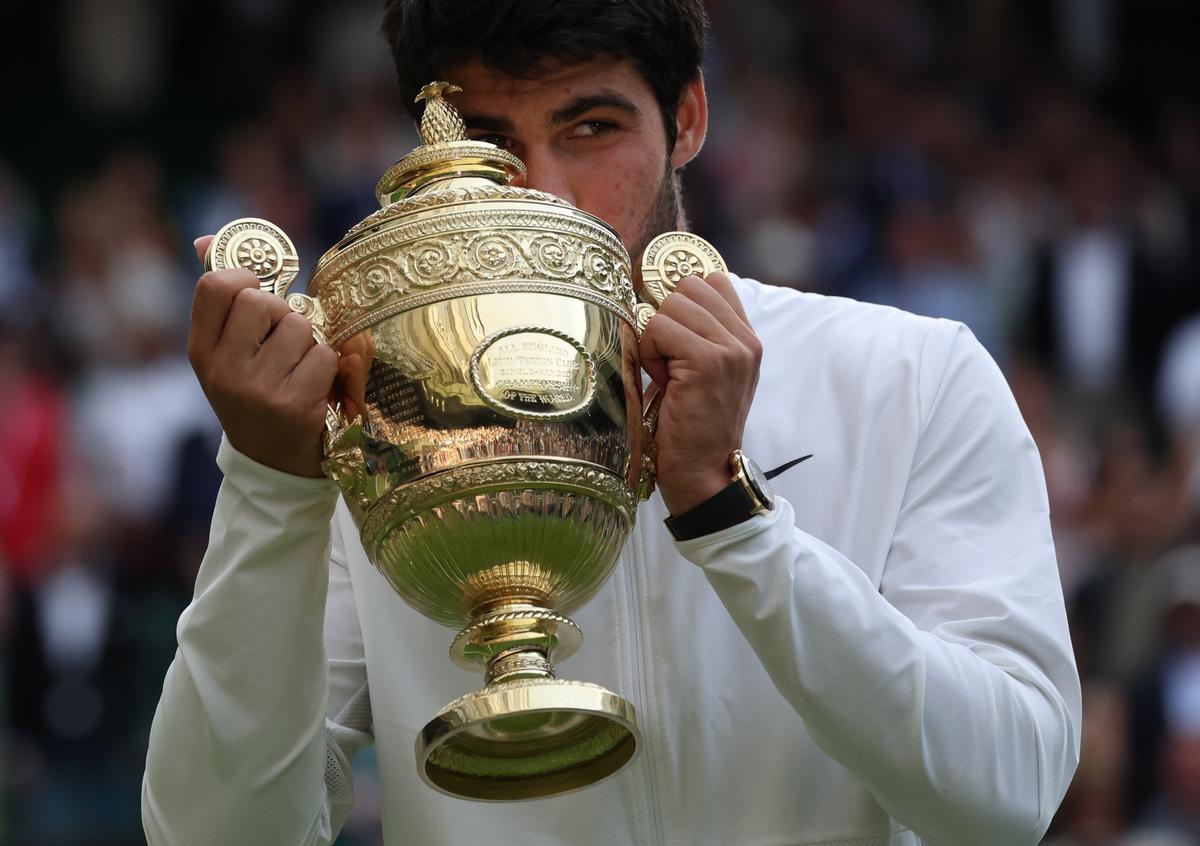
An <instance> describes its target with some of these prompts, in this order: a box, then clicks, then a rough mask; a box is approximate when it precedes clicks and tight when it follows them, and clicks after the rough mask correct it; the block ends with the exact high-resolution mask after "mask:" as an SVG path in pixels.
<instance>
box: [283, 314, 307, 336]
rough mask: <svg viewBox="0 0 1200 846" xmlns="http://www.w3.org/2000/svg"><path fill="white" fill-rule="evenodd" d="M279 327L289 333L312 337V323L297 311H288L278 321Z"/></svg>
mask: <svg viewBox="0 0 1200 846" xmlns="http://www.w3.org/2000/svg"><path fill="white" fill-rule="evenodd" d="M279 326H280V327H281V328H282V327H286V328H287V330H288V331H289V332H295V333H296V334H298V335H299V334H302V335H307V336H308V337H309V338H311V337H312V323H311V322H310V321H309V319H308V318H307V317H305V316H304V315H303V314H301V313H300V312H298V311H289V312H288V313H287V314H285V315H284V316H283V317H282V318H280V320H279Z"/></svg>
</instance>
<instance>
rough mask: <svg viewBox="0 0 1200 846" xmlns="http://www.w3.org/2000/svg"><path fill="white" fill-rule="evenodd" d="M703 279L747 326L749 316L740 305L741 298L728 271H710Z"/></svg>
mask: <svg viewBox="0 0 1200 846" xmlns="http://www.w3.org/2000/svg"><path fill="white" fill-rule="evenodd" d="M704 281H705V282H707V283H708V284H709V286H710V287H711V288H712V289H713V290H715V291H716V292H717V293H718V294H720V295H721V297H722V298H723V299H724V300H725V302H727V303H729V306H730V307H731V308H732V309H733V310H734V312H736V313H737V316H738V317H740V318H741V319H742V321H743V322H744V323H745V324H746V325H747V326H749V325H750V318H749V316H748V315H747V314H746V308H745V306H743V305H742V298H741V297H739V296H738V292H737V288H735V287H733V280H732V279H730V278H729V274H728V273H722V272H720V271H717V272H716V273H710V274H708V276H707V277H705V280H704Z"/></svg>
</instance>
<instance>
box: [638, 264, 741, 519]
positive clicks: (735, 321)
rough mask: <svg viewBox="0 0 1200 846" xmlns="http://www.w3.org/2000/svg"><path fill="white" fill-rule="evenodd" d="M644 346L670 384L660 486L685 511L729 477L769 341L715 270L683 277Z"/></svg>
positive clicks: (655, 374) (656, 373)
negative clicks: (703, 276)
mask: <svg viewBox="0 0 1200 846" xmlns="http://www.w3.org/2000/svg"><path fill="white" fill-rule="evenodd" d="M638 346H639V349H640V352H641V358H642V366H643V367H644V368H646V372H647V373H649V374H650V377H651V378H652V379H653V380H654V381H655V383H656V384H657V385H658V386H659V389H660V390H662V391H663V401H662V409H661V410H660V412H659V416H658V432H657V434H656V436H655V441H656V442H657V444H658V488H659V490H660V491H661V493H662V497H663V502H664V503H665V504H666V506H667V508H668V510H669V511H670V512H671V514H673V515H676V516H678V515H680V514H683V513H684V512H686V511H689V510H691V509H692V508H693V507H695V506H697V505H699V504H700V503H702V502H704V500H706V499H708V498H709V497H711V496H712V495H713V494H715V493H717V492H719V491H720V490H721V489H722V488H724V487H726V486H727V485H728V484H729V482H730V468H729V456H730V454H731V453H732V452H733V451H734V450H735V449H739V448H740V447H741V444H742V429H743V428H744V427H745V425H746V415H747V413H748V412H749V411H750V402H751V400H752V399H754V389H755V387H756V386H757V384H758V367H759V363H760V362H761V360H762V343H761V342H760V341H759V340H758V336H757V335H756V334H755V333H754V330H753V329H752V328H751V327H750V321H749V319H748V318H747V317H746V311H745V309H743V308H742V303H741V300H739V299H738V295H737V292H736V291H735V290H734V287H733V283H732V282H731V281H730V279H729V277H728V276H727V275H726V274H724V273H713V274H710V275H709V276H708V277H707V278H706V279H701V278H700V277H698V276H689V277H687V278H685V279H682V280H680V282H679V284H678V285H677V286H676V288H675V291H674V293H672V294H671V295H670V296H669V297H667V298H666V300H665V301H664V302H663V304H662V306H661V307H660V308H659V309H658V313H657V314H656V315H655V316H654V317H652V318H651V319H650V322H649V324H648V325H647V326H646V330H645V332H644V333H643V334H642V338H641V341H640V342H639V345H638Z"/></svg>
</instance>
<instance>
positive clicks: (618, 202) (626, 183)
mask: <svg viewBox="0 0 1200 846" xmlns="http://www.w3.org/2000/svg"><path fill="white" fill-rule="evenodd" d="M663 167H664V165H663V164H662V163H661V162H658V161H657V160H655V158H654V157H653V156H642V157H634V156H626V155H622V156H614V157H613V158H612V159H610V160H608V161H606V162H605V163H604V164H603V166H602V167H599V168H595V169H591V168H589V176H588V177H587V179H586V190H581V191H580V192H578V193H577V195H576V196H577V197H578V199H579V205H580V208H582V209H583V210H584V211H586V212H590V213H591V214H594V215H596V216H597V217H599V218H600V219H601V220H603V221H604V222H605V223H607V224H608V225H609V226H611V227H612V228H613V229H615V230H616V231H617V234H618V235H619V236H620V238H621V240H622V241H623V242H624V243H625V245H626V246H627V247H628V246H629V244H630V243H632V241H633V240H634V239H635V238H637V237H639V236H640V235H641V234H642V229H643V225H644V223H645V220H646V215H647V214H648V212H649V210H650V207H651V205H652V204H653V202H654V197H655V191H656V190H657V189H658V186H659V184H660V183H661V182H662V173H663ZM592 173H595V174H597V175H598V178H593V177H592V176H591V174H592Z"/></svg>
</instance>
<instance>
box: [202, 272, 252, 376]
mask: <svg viewBox="0 0 1200 846" xmlns="http://www.w3.org/2000/svg"><path fill="white" fill-rule="evenodd" d="M247 288H253V289H254V290H258V279H257V278H255V276H254V274H253V273H251V272H250V271H248V270H242V269H237V270H210V271H208V272H207V273H205V274H204V275H203V276H201V277H200V280H199V281H198V282H197V283H196V293H195V296H194V297H193V299H192V321H191V325H190V326H189V327H188V354H189V355H190V356H191V357H192V360H193V361H195V360H196V358H197V356H202V355H205V354H207V353H209V352H211V351H212V349H213V348H214V347H216V345H217V343H218V342H219V341H220V340H221V333H222V332H224V330H225V322H226V321H227V320H228V319H229V313H230V310H231V309H232V308H233V302H234V299H235V298H236V297H237V296H238V294H239V293H240V292H241V291H243V290H245V289H247Z"/></svg>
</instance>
